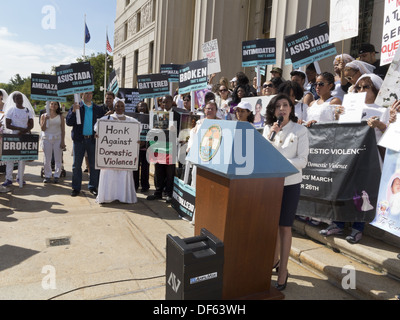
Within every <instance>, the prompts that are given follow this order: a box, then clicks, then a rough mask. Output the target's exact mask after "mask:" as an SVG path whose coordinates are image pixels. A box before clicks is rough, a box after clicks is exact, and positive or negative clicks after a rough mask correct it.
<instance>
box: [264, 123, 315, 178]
mask: <svg viewBox="0 0 400 320" xmlns="http://www.w3.org/2000/svg"><path fill="white" fill-rule="evenodd" d="M263 136H264V138H266V139H267V140H268V141H269V142H270V143H271V144H272V145H273V146H274V147H275V148H276V149H277V150H278V151H279V152H280V153H281V154H282V155H283V156H284V157H285V158H286V159H287V160H288V161H289V162H290V163H291V164H292V165H293V166H294V167H295V168H296V169H297V170H299V173H296V174H294V175H291V176H289V177H287V178H285V186H290V185H294V184H299V183H301V182H302V181H303V170H302V169H304V168H305V167H306V166H307V163H308V154H309V152H310V150H309V140H308V130H307V128H306V127H304V126H302V125H300V124H297V123H295V122H293V121H289V123H288V124H287V125H286V126H284V127H283V128H282V130H281V131H280V132H278V133H277V134H276V135H275V139H274V141H270V140H269V137H270V136H271V126H266V127H265V128H264V134H263Z"/></svg>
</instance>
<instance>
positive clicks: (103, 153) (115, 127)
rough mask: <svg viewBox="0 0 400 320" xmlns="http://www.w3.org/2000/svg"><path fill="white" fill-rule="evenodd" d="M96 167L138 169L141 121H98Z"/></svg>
mask: <svg viewBox="0 0 400 320" xmlns="http://www.w3.org/2000/svg"><path fill="white" fill-rule="evenodd" d="M97 135H98V138H97V139H96V169H114V170H137V169H138V162H139V161H138V159H139V143H138V141H139V140H140V123H139V122H128V121H121V122H118V121H109V120H99V121H98V122H97Z"/></svg>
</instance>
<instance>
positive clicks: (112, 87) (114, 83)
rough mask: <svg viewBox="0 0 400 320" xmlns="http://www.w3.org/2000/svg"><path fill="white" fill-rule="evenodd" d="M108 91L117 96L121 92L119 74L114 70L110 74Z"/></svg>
mask: <svg viewBox="0 0 400 320" xmlns="http://www.w3.org/2000/svg"><path fill="white" fill-rule="evenodd" d="M107 90H108V91H112V92H114V94H115V95H117V94H118V91H119V85H118V78H117V73H116V72H115V70H114V69H113V70H112V71H111V72H110V76H109V78H108V86H107Z"/></svg>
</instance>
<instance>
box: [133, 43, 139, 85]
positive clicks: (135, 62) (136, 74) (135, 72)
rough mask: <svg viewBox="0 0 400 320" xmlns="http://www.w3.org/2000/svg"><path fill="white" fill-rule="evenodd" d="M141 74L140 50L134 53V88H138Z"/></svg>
mask: <svg viewBox="0 0 400 320" xmlns="http://www.w3.org/2000/svg"><path fill="white" fill-rule="evenodd" d="M138 72H139V50H135V52H134V53H133V83H132V85H133V88H137V79H138Z"/></svg>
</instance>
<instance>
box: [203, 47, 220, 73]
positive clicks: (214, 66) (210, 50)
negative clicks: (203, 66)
mask: <svg viewBox="0 0 400 320" xmlns="http://www.w3.org/2000/svg"><path fill="white" fill-rule="evenodd" d="M202 49H203V58H204V59H208V74H213V73H218V72H221V63H220V59H219V51H218V40H217V39H215V40H211V41H209V42H206V43H203V45H202Z"/></svg>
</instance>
